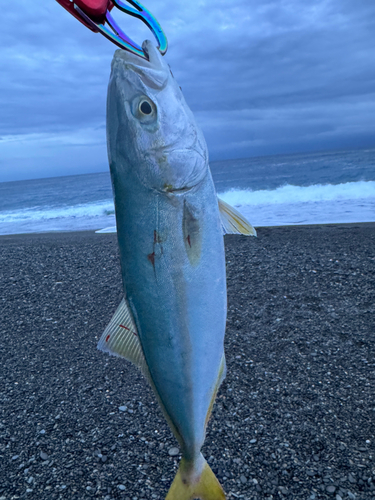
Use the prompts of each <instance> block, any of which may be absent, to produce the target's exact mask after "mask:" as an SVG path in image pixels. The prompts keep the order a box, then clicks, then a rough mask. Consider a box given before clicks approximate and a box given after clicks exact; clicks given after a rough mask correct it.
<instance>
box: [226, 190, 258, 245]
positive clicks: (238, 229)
mask: <svg viewBox="0 0 375 500" xmlns="http://www.w3.org/2000/svg"><path fill="white" fill-rule="evenodd" d="M218 202H219V211H220V216H221V224H222V226H223V230H224V234H244V235H245V236H256V235H257V232H256V230H255V229H254V228H253V226H252V225H251V224H250V222H249V221H248V220H246V219H245V217H244V216H243V215H241V214H240V212H239V211H238V210H236V209H235V208H233V207H232V206H230V205H228V203H226V202H225V201H223V200H220V198H218Z"/></svg>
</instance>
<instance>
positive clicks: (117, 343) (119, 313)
mask: <svg viewBox="0 0 375 500" xmlns="http://www.w3.org/2000/svg"><path fill="white" fill-rule="evenodd" d="M97 347H98V349H99V350H100V351H104V352H108V353H109V354H112V355H113V356H120V357H121V358H125V359H127V360H128V361H131V362H132V363H134V364H135V365H137V366H139V368H141V370H142V371H143V372H144V373H147V372H148V369H147V363H146V360H145V357H144V354H143V350H142V346H141V343H140V341H139V338H138V333H137V327H136V326H135V323H134V320H133V316H132V313H131V311H130V309H129V305H128V304H127V302H126V300H125V299H122V301H121V302H120V305H119V306H118V308H117V310H116V312H115V314H114V315H113V317H112V319H111V321H110V322H109V324H108V326H107V328H106V329H105V330H104V332H103V335H102V336H101V338H100V340H99V342H98V346H97Z"/></svg>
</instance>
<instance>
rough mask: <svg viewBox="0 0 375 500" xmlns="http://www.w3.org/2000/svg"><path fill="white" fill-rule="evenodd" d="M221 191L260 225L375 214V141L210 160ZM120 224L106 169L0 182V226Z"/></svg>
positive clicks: (0, 229) (364, 218) (7, 230)
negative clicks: (348, 147)
mask: <svg viewBox="0 0 375 500" xmlns="http://www.w3.org/2000/svg"><path fill="white" fill-rule="evenodd" d="M210 166H211V171H212V176H213V179H214V182H215V185H216V189H217V192H218V195H219V197H221V198H222V199H223V200H225V201H226V202H227V203H230V204H231V205H233V206H235V207H236V208H237V209H238V210H239V211H240V212H241V213H242V214H243V215H245V216H246V217H247V218H248V220H249V221H250V222H251V223H252V224H253V226H255V227H260V226H282V225H298V224H325V223H348V222H372V221H375V149H362V150H355V151H328V152H319V153H305V154H293V155H277V156H264V157H258V158H245V159H237V160H224V161H216V162H211V163H210ZM113 226H115V217H114V205H113V199H112V190H111V182H110V175H109V171H108V172H103V173H96V174H85V175H75V176H68V177H54V178H47V179H35V180H25V181H14V182H4V183H0V234H3V235H4V234H19V233H20V234H22V233H40V232H50V231H79V230H86V229H90V230H91V229H95V230H97V229H104V228H108V227H113Z"/></svg>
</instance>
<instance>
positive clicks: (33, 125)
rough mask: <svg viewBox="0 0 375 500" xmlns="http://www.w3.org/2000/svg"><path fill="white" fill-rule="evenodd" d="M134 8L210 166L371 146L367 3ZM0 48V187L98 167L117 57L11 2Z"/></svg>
mask: <svg viewBox="0 0 375 500" xmlns="http://www.w3.org/2000/svg"><path fill="white" fill-rule="evenodd" d="M145 3H146V4H147V7H148V8H150V10H151V11H152V12H153V13H154V14H155V15H156V17H157V18H158V19H159V21H160V22H161V24H162V26H163V28H164V29H165V31H166V33H167V35H168V38H169V43H170V48H169V51H168V54H167V56H166V57H167V58H168V61H169V63H170V65H171V67H172V69H173V72H174V75H175V77H176V79H177V80H178V82H179V83H180V85H181V86H182V89H183V91H184V94H185V96H186V99H187V101H188V103H189V105H190V106H191V108H192V110H193V112H194V113H195V115H196V117H197V120H198V122H199V123H200V124H201V126H202V128H203V130H204V133H205V136H206V139H207V142H208V145H209V149H210V155H211V158H212V159H220V158H231V157H237V158H238V157H245V156H254V155H263V154H274V153H281V152H294V151H303V150H318V149H330V148H347V147H363V146H364V147H366V146H371V145H375V120H374V119H373V117H374V111H375V109H374V108H375V54H374V52H373V45H374V43H373V40H374V35H373V33H375V4H374V2H373V1H372V0H361V2H356V1H355V0H315V1H314V2H304V1H302V0H268V1H267V0H266V1H263V2H259V1H255V0H246V1H242V0H232V1H231V2H230V3H229V2H227V1H226V2H224V1H222V0H216V1H215V2H214V1H213V0H207V1H206V2H195V3H190V4H188V3H186V2H184V1H182V0H175V1H174V2H172V1H171V0H167V1H163V2H160V1H159V2H157V1H156V0H149V1H148V2H146V1H145ZM119 21H120V22H121V23H122V25H123V26H125V25H126V26H127V29H130V30H131V33H130V34H131V35H134V37H135V38H136V39H137V40H142V39H143V38H144V37H146V36H147V37H149V36H150V35H149V32H148V31H147V30H146V29H142V28H141V26H142V25H141V24H140V23H139V22H138V24H137V21H134V22H132V23H130V24H129V21H128V19H127V16H122V17H121V16H120V17H119ZM0 37H1V40H0V42H1V43H0V62H1V66H2V71H1V78H0V109H1V113H0V136H1V137H2V140H1V141H0V180H10V179H11V178H12V179H13V178H31V177H41V176H49V175H64V174H69V173H81V172H88V171H103V170H106V168H107V164H106V163H107V162H106V146H105V129H104V126H105V101H106V88H107V82H108V77H109V72H110V61H111V58H112V54H113V51H114V49H115V47H114V46H113V45H112V44H111V43H109V42H108V41H107V40H105V39H104V38H103V37H101V36H100V35H98V34H96V35H95V34H93V33H92V32H91V31H89V30H88V29H86V28H84V27H83V26H82V25H81V24H80V23H78V22H77V21H76V20H75V19H73V17H72V16H70V14H68V13H67V12H66V11H64V9H62V8H61V6H60V5H58V4H57V3H56V2H50V3H48V4H44V5H40V4H35V5H31V4H30V2H28V1H27V0H20V1H19V2H18V3H17V9H13V10H10V9H8V10H7V11H6V13H5V19H3V29H2V33H1V35H0Z"/></svg>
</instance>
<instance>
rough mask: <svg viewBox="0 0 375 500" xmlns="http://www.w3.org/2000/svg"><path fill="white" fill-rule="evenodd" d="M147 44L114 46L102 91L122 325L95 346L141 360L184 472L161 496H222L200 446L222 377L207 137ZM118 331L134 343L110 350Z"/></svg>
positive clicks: (219, 264) (217, 241)
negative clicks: (141, 52)
mask: <svg viewBox="0 0 375 500" xmlns="http://www.w3.org/2000/svg"><path fill="white" fill-rule="evenodd" d="M144 48H145V49H146V50H147V52H148V54H149V59H150V60H149V61H145V60H141V59H139V58H137V57H136V56H134V55H132V54H129V53H128V52H125V51H122V50H118V51H116V53H115V56H114V59H113V62H112V72H111V78H110V83H109V88H108V102H107V140H108V153H109V162H110V170H111V177H112V184H113V192H114V199H115V208H116V222H117V233H118V242H119V249H120V259H121V268H122V277H123V283H124V296H125V301H124V304H123V305H122V306H121V307H122V308H123V310H125V308H126V313H124V314H125V315H126V318H128V319H127V321H128V323H126V325H128V326H126V325H123V324H120V325H119V324H118V323H119V322H120V319H119V318H121V312H120V313H118V315H117V316H115V317H114V320H113V322H114V323H113V325H114V326H113V325H112V327H111V328H112V329H111V328H110V326H109V327H108V328H109V329H107V330H106V332H104V334H103V337H102V340H101V341H100V343H99V347H100V348H102V349H103V350H107V351H108V352H111V353H112V354H120V355H123V356H124V357H127V359H131V360H134V359H135V358H136V359H137V360H138V361H139V360H141V361H139V364H140V365H141V364H142V363H143V365H142V366H143V369H144V372H145V373H146V376H147V377H148V379H149V381H150V383H151V386H152V387H153V389H154V391H155V393H156V395H157V398H158V400H159V403H160V405H161V407H162V409H163V412H164V414H165V416H166V418H167V420H168V423H169V424H170V426H171V428H172V430H173V432H174V434H175V436H176V438H177V439H178V441H179V443H180V446H181V449H182V453H183V460H182V462H181V467H180V472H179V473H178V474H180V476H176V479H175V481H174V483H173V485H172V487H171V490H170V492H169V494H168V496H167V499H168V500H169V499H171V500H174V499H179V500H183V499H185V498H186V499H189V498H195V497H196V496H199V497H200V498H204V499H209V500H211V499H212V500H216V499H222V498H225V497H224V493H223V491H222V489H221V487H220V485H219V483H218V482H217V480H216V478H215V476H214V475H213V473H212V471H211V470H210V469H209V467H208V465H207V464H206V462H205V460H204V459H203V457H202V455H201V454H200V450H201V447H202V445H203V442H204V438H205V430H206V424H207V420H208V417H209V414H210V411H211V408H212V404H213V401H214V398H215V395H216V391H217V389H218V387H219V385H220V383H221V381H222V379H223V378H224V376H225V358H224V348H223V344H224V332H225V322H226V308H227V305H226V277H225V256H224V243H223V231H222V222H221V220H220V214H219V208H218V200H217V196H216V192H215V188H214V185H213V181H212V177H211V173H210V169H209V166H208V153H207V146H206V143H205V140H204V137H203V134H202V132H201V131H200V129H199V127H198V126H197V124H196V123H195V120H194V117H193V115H192V113H191V111H190V109H189V108H188V106H187V104H186V102H185V100H184V98H183V95H182V92H181V90H180V88H179V86H178V84H177V83H176V81H175V79H174V77H173V75H172V73H171V71H170V69H169V66H168V65H167V63H166V62H165V61H164V60H163V59H162V57H161V56H160V54H159V53H158V51H157V50H156V48H154V47H153V46H152V44H151V43H150V42H145V44H144ZM124 317H125V316H124ZM116 322H117V323H116ZM132 325H133V326H132ZM121 328H126V329H127V330H129V332H130V331H132V333H133V335H134V336H137V340H135V339H134V338H132V339H130V340H129V338H130V337H129V335H130V334H129V333H127V332H125V333H126V335H128V337H127V340H124V341H122V340H121V341H120V340H119V341H117V340H116V339H115V340H114V341H113V342H114V343H113V346H114V347H106V343H107V344H108V345H109V343H110V342H111V341H112V339H111V340H109V339H110V337H111V335H113V337H115V336H116V335H117V336H118V335H121V334H122V332H121V331H120V329H121ZM125 333H124V335H125ZM116 342H117V344H116ZM135 342H139V345H138V347H137V346H136V345H135ZM126 343H127V344H126ZM129 343H131V348H130V347H129V345H130V344H129ZM125 344H126V346H127V347H126V346H125ZM116 346H117V347H116ZM124 346H125V347H124ZM129 349H130V350H131V349H133V351H134V349H135V350H136V349H138V350H139V352H138V354H134V352H133V351H132V352H133V354H128V352H130V351H129ZM132 356H133V357H132ZM142 360H143V361H142Z"/></svg>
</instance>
